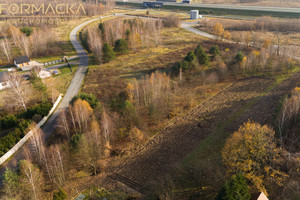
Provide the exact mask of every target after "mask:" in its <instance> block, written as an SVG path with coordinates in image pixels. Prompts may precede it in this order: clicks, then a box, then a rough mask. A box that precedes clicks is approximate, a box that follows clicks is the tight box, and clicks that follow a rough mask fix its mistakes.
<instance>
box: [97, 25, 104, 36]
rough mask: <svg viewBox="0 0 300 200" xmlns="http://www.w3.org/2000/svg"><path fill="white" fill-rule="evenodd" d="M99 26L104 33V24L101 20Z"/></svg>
mask: <svg viewBox="0 0 300 200" xmlns="http://www.w3.org/2000/svg"><path fill="white" fill-rule="evenodd" d="M98 27H99V30H100V31H101V34H104V24H103V23H102V22H101V23H100V24H99V26H98Z"/></svg>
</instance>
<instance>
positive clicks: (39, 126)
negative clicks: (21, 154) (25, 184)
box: [0, 94, 62, 165]
mask: <svg viewBox="0 0 300 200" xmlns="http://www.w3.org/2000/svg"><path fill="white" fill-rule="evenodd" d="M61 99H62V94H60V95H59V97H58V98H57V99H56V101H55V103H54V104H53V106H52V108H51V110H50V111H49V113H48V115H47V116H45V117H43V119H42V120H41V121H40V122H39V123H38V124H37V125H36V129H38V128H41V126H43V125H44V124H45V122H46V121H47V120H48V118H49V117H50V116H51V115H52V113H53V111H54V110H55V109H56V108H57V106H58V104H59V102H60V100H61ZM32 135H33V132H32V131H29V132H28V133H27V134H26V135H25V136H24V137H23V138H22V139H21V140H20V141H19V142H18V143H17V144H15V146H14V147H13V148H11V149H10V150H9V151H8V152H6V153H5V154H4V155H3V156H2V157H1V158H0V165H2V164H3V163H4V162H5V161H7V159H9V158H10V157H11V156H12V155H13V154H14V153H16V152H17V151H18V150H19V149H20V148H21V147H22V146H23V145H24V144H25V143H26V142H27V140H28V139H29V138H30V137H31V136H32Z"/></svg>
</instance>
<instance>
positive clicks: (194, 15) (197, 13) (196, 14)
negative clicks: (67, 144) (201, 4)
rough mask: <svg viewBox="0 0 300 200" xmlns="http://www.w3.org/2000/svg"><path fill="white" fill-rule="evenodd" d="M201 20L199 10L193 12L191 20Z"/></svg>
mask: <svg viewBox="0 0 300 200" xmlns="http://www.w3.org/2000/svg"><path fill="white" fill-rule="evenodd" d="M198 18H199V10H191V19H198Z"/></svg>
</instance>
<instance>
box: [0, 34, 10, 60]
mask: <svg viewBox="0 0 300 200" xmlns="http://www.w3.org/2000/svg"><path fill="white" fill-rule="evenodd" d="M0 48H1V51H2V52H3V53H4V55H5V56H6V60H7V62H8V63H10V61H11V45H10V41H9V40H8V39H7V37H6V36H4V39H3V40H1V43H0Z"/></svg>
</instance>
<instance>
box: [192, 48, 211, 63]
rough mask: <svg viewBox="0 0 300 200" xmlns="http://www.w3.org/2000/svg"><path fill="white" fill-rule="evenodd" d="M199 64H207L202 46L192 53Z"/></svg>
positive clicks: (206, 57) (207, 60)
mask: <svg viewBox="0 0 300 200" xmlns="http://www.w3.org/2000/svg"><path fill="white" fill-rule="evenodd" d="M194 53H195V55H196V57H197V59H198V62H199V64H202V65H208V64H209V57H208V55H207V54H206V53H205V51H204V49H203V48H202V46H201V45H200V44H199V45H198V46H197V48H196V49H195V51H194Z"/></svg>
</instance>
